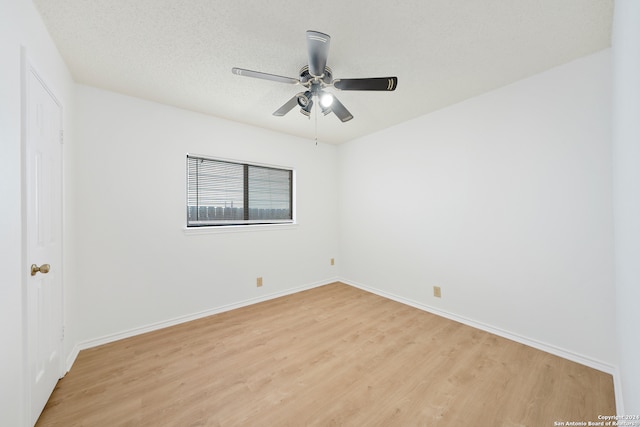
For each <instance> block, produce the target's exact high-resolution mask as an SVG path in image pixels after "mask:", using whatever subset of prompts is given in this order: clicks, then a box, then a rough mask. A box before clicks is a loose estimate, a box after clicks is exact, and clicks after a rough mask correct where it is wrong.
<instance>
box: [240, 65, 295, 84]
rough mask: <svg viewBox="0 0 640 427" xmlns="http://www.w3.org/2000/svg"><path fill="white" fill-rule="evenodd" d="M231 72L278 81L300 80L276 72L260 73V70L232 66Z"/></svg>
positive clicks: (293, 82) (292, 81)
mask: <svg viewBox="0 0 640 427" xmlns="http://www.w3.org/2000/svg"><path fill="white" fill-rule="evenodd" d="M231 72H232V73H233V74H237V75H239V76H246V77H255V78H256V79H264V80H271V81H274V82H280V83H291V84H296V83H300V80H298V79H294V78H293V77H285V76H278V75H276V74H269V73H262V72H260V71H252V70H245V69H244V68H236V67H233V68H232V69H231Z"/></svg>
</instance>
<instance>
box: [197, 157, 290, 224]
mask: <svg viewBox="0 0 640 427" xmlns="http://www.w3.org/2000/svg"><path fill="white" fill-rule="evenodd" d="M292 196H293V171H292V170H289V169H279V168H272V167H265V166H258V165H252V164H248V163H234V162H229V161H222V160H214V159H207V158H203V157H195V156H187V226H188V227H200V226H211V225H237V224H271V223H282V222H285V223H286V222H293V204H292V198H293V197H292Z"/></svg>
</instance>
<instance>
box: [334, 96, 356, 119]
mask: <svg viewBox="0 0 640 427" xmlns="http://www.w3.org/2000/svg"><path fill="white" fill-rule="evenodd" d="M331 110H332V111H333V112H334V113H335V114H336V116H338V118H339V119H340V121H342V122H348V121H349V120H351V119H353V115H352V114H351V113H350V112H349V110H347V108H346V107H345V106H344V105H342V102H340V101H338V98H336V97H335V96H334V97H333V103H332V104H331Z"/></svg>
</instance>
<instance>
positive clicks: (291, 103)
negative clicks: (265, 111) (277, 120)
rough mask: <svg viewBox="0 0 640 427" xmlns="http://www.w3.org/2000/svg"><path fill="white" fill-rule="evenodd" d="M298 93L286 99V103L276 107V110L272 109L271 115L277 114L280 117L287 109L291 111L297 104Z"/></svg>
mask: <svg viewBox="0 0 640 427" xmlns="http://www.w3.org/2000/svg"><path fill="white" fill-rule="evenodd" d="M299 95H300V94H298V95H294V97H293V98H291V99H290V100H288V101H287V103H286V104H284V105H283V106H282V107H280V108H278V109H277V110H276V111H274V113H273V115H274V116H278V117H282V116H284V115H285V114H287V113H288V112H289V111H291V110H292V109H293V107H295V106H297V105H298V96H299Z"/></svg>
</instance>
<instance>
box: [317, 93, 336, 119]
mask: <svg viewBox="0 0 640 427" xmlns="http://www.w3.org/2000/svg"><path fill="white" fill-rule="evenodd" d="M331 104H333V95H331V94H330V93H327V92H323V93H322V94H321V95H320V105H321V106H322V107H323V112H324V109H325V108H329V107H331ZM325 114H326V113H325Z"/></svg>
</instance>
